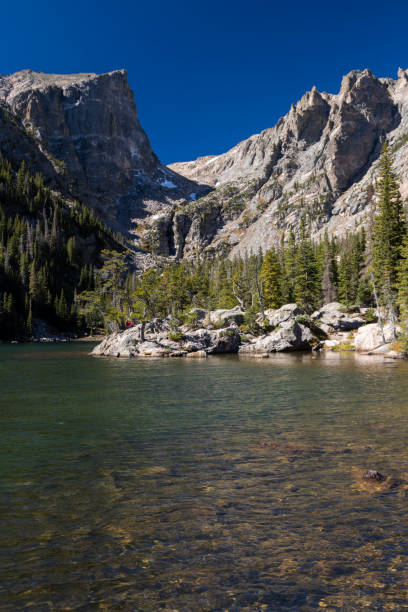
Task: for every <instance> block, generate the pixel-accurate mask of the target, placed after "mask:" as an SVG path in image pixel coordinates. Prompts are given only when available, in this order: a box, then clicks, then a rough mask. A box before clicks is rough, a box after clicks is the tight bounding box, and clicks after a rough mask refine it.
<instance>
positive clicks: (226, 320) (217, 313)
mask: <svg viewBox="0 0 408 612" xmlns="http://www.w3.org/2000/svg"><path fill="white" fill-rule="evenodd" d="M244 316H245V314H244V312H243V311H242V310H241V308H240V307H239V306H235V308H230V309H229V310H228V309H219V310H211V311H210V312H209V313H208V317H207V318H208V321H209V322H210V323H212V324H213V325H217V324H220V325H221V324H222V325H223V326H228V325H232V324H233V323H235V324H236V325H242V323H243V322H244Z"/></svg>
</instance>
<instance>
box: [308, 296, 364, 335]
mask: <svg viewBox="0 0 408 612" xmlns="http://www.w3.org/2000/svg"><path fill="white" fill-rule="evenodd" d="M311 318H312V319H313V320H314V321H316V322H317V323H318V324H319V326H320V327H321V328H322V329H324V331H325V332H328V333H329V332H331V331H352V330H353V329H358V328H359V327H361V326H362V325H364V324H365V320H364V319H363V318H362V317H360V316H359V314H358V313H357V314H351V313H345V312H344V306H343V305H342V304H340V303H339V302H330V303H329V304H325V305H324V306H323V307H322V308H320V310H316V312H314V313H313V314H312V316H311Z"/></svg>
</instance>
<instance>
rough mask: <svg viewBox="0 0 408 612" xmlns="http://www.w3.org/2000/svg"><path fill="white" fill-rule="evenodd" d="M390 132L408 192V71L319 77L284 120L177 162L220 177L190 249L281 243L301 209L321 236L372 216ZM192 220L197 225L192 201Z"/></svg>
mask: <svg viewBox="0 0 408 612" xmlns="http://www.w3.org/2000/svg"><path fill="white" fill-rule="evenodd" d="M386 140H387V141H388V142H389V143H390V144H391V146H392V151H393V153H394V154H395V170H396V172H397V174H398V176H399V178H400V180H401V191H402V195H403V196H404V197H406V196H408V71H404V70H401V69H400V70H399V71H398V79H397V80H393V79H390V78H386V79H383V78H377V77H375V76H374V75H373V74H372V73H371V72H370V71H369V70H364V71H358V70H356V71H353V72H350V73H349V74H348V75H347V76H345V77H344V78H343V80H342V83H341V88H340V91H339V93H338V94H335V95H333V94H328V93H320V92H319V91H317V89H316V88H315V87H313V89H312V90H311V91H310V92H307V93H306V94H304V96H303V97H302V98H301V100H300V101H299V102H298V103H297V104H296V105H294V106H292V107H291V109H290V111H289V112H288V113H287V115H285V116H284V117H282V118H281V119H280V120H279V121H278V123H277V124H276V125H275V126H274V127H272V128H270V129H266V130H264V131H263V132H261V133H260V134H256V135H254V136H251V137H250V138H248V139H247V140H244V141H243V142H240V143H239V144H238V145H237V146H235V147H234V148H232V149H231V150H230V151H228V152H227V153H224V154H222V155H219V156H207V157H200V158H198V159H197V160H195V161H192V162H183V163H175V164H171V165H170V166H169V167H170V168H171V169H172V170H174V171H175V172H177V173H179V174H182V175H183V176H185V177H186V178H189V179H190V180H194V181H197V182H199V183H200V184H202V183H204V184H207V185H208V186H211V187H213V189H214V190H213V191H212V193H211V194H210V195H208V196H206V197H205V198H203V199H202V200H200V202H197V206H198V207H200V206H201V207H202V208H204V209H205V210H204V216H206V218H207V219H210V218H211V219H215V222H213V223H212V224H211V223H210V226H211V227H210V231H209V233H208V234H207V235H205V234H204V235H203V234H201V235H200V232H199V231H197V229H193V231H192V232H191V230H189V231H190V233H187V234H186V236H185V237H184V238H183V239H184V242H185V249H184V251H185V252H188V251H189V249H190V250H191V251H194V250H195V248H196V244H197V242H199V243H200V244H201V248H202V247H203V246H206V247H207V248H208V246H210V247H211V248H212V249H214V248H216V249H221V250H223V249H224V250H225V249H226V248H227V249H231V248H232V252H233V253H237V252H241V253H242V252H244V251H248V250H251V249H253V250H254V251H256V250H258V249H259V248H262V249H265V248H268V247H271V246H273V245H274V244H277V243H278V241H279V240H280V239H281V236H282V233H283V232H285V235H286V236H287V235H288V231H289V230H290V229H293V230H294V232H295V233H296V232H297V231H298V229H299V224H300V220H301V218H303V219H304V220H305V221H306V223H307V224H308V226H310V230H311V234H312V236H314V237H317V236H318V235H321V234H322V232H324V231H325V230H326V229H327V230H328V232H329V233H330V234H333V235H344V234H346V233H347V232H349V231H350V230H353V229H354V228H355V227H356V226H359V225H361V224H362V223H365V222H367V219H368V218H369V215H370V213H371V211H372V205H373V194H374V184H375V177H376V168H377V160H378V157H379V154H380V152H381V147H382V144H383V143H384V142H385V141H386ZM189 214H190V216H191V215H192V220H191V225H190V228H191V227H193V228H194V227H195V222H196V219H197V215H198V216H199V215H201V221H200V223H201V227H202V226H203V225H205V222H203V219H202V217H203V212H202V211H199V212H198V213H197V215H196V216H195V215H194V211H193V209H192V207H191V206H189Z"/></svg>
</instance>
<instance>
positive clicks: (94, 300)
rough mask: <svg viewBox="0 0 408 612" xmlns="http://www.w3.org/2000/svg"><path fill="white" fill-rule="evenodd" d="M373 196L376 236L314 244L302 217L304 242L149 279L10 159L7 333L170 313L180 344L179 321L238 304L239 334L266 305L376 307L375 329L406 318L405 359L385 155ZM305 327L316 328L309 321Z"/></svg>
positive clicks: (1, 327)
mask: <svg viewBox="0 0 408 612" xmlns="http://www.w3.org/2000/svg"><path fill="white" fill-rule="evenodd" d="M376 197H377V214H376V215H375V217H374V220H373V224H372V230H370V232H368V234H367V233H366V232H365V231H364V229H362V230H360V231H358V232H355V233H350V234H348V235H347V236H346V237H344V238H342V239H336V238H329V237H328V236H327V235H325V236H324V237H323V239H322V240H321V241H320V242H319V243H315V242H313V241H311V239H310V231H309V226H308V223H307V217H306V216H303V217H302V218H301V222H300V231H299V234H298V236H297V237H296V236H295V235H294V233H293V232H291V233H290V234H289V236H286V240H285V237H284V236H282V241H281V244H280V245H279V247H277V248H275V249H270V250H268V251H267V252H266V253H265V254H263V253H262V252H261V251H260V252H258V253H251V254H248V255H245V256H244V257H235V258H234V259H231V258H228V257H227V256H225V255H221V254H216V253H213V254H212V255H210V254H209V253H208V251H207V253H206V254H204V255H203V254H201V253H198V254H197V256H196V257H195V259H191V260H183V261H169V260H168V261H165V260H161V261H158V262H157V264H156V266H155V267H154V268H150V269H148V270H147V271H145V272H144V273H143V274H142V275H141V276H140V275H137V274H135V273H134V272H133V271H132V270H131V269H130V266H129V257H128V254H127V252H126V251H125V249H124V247H123V246H122V245H121V244H120V243H118V242H117V241H116V239H115V237H114V236H113V235H112V234H111V233H110V232H109V231H108V230H107V229H106V228H105V227H104V226H103V225H102V224H101V223H100V222H99V221H98V220H97V219H96V218H95V216H94V215H93V213H92V212H90V211H89V210H88V209H87V208H85V207H84V206H83V205H81V204H79V203H76V204H68V203H66V202H65V201H63V200H62V199H61V198H58V197H56V196H55V195H54V194H53V193H52V192H51V191H50V189H49V188H47V187H46V186H45V185H44V183H43V181H42V179H41V177H40V176H36V177H32V176H31V175H30V174H29V173H28V172H27V171H26V169H25V167H24V165H23V166H22V167H21V168H20V169H18V170H17V172H16V171H13V169H12V168H11V166H10V164H8V162H6V161H5V160H1V164H0V205H1V209H0V281H1V285H0V335H1V337H2V338H4V339H7V338H12V337H16V336H21V337H29V336H30V335H31V332H32V329H33V324H34V321H35V319H36V318H39V319H43V320H46V321H48V322H50V323H52V324H53V325H54V326H55V327H57V328H58V329H61V330H70V331H74V330H76V331H78V330H87V331H94V330H96V329H105V330H107V331H113V330H117V329H119V328H121V327H123V325H124V324H125V321H126V320H127V319H131V320H132V321H133V322H134V323H136V322H140V321H142V322H146V321H148V320H150V319H153V318H155V317H166V316H171V317H172V320H173V321H174V322H175V324H174V329H172V332H171V334H173V339H174V340H177V339H178V333H179V332H178V330H177V325H178V324H181V323H189V324H193V325H194V324H198V321H197V319H198V316H197V314H196V313H191V312H190V311H191V309H192V308H194V307H196V308H202V309H205V310H214V309H217V308H233V307H235V306H237V305H239V306H240V307H241V308H242V309H243V310H244V311H245V321H244V324H243V326H242V331H243V332H245V331H247V332H251V333H257V332H258V331H259V330H260V325H259V318H258V313H261V315H262V313H263V312H264V310H265V309H267V308H279V307H280V306H282V305H283V304H287V303H293V302H296V303H298V304H299V305H300V306H303V307H304V309H305V310H306V312H308V313H311V312H312V311H313V310H315V309H317V308H319V307H320V306H322V304H324V303H327V302H331V301H334V300H340V301H341V302H342V303H343V304H345V306H346V307H351V306H353V305H360V306H367V307H369V308H371V309H372V310H370V311H369V312H368V313H367V315H366V318H367V321H369V320H375V317H374V310H373V309H374V308H376V309H378V307H381V309H382V312H383V317H382V318H384V319H385V320H388V321H391V322H394V323H396V320H397V317H398V316H400V317H401V319H402V326H403V329H404V333H403V338H401V339H400V341H401V345H402V346H404V347H405V348H404V350H406V352H407V353H408V323H407V321H408V237H407V228H406V220H405V216H404V213H403V208H402V203H401V198H400V195H399V188H398V182H397V180H396V178H395V176H394V174H393V172H392V157H391V154H390V151H389V149H388V148H387V147H385V148H384V152H383V155H382V157H381V161H380V173H379V179H378V182H377V187H376ZM196 207H197V208H198V209H199V210H201V212H202V214H203V222H204V220H205V219H206V218H207V215H209V214H212V213H213V209H214V207H215V208H216V207H218V205H216V203H213V202H211V201H201V202H200V203H199V204H198V205H196ZM217 210H219V209H217ZM89 244H92V249H91V252H90V249H89ZM299 322H302V324H304V325H308V326H309V327H310V326H311V325H312V323H311V320H310V319H309V318H308V317H303V318H302V320H301V321H299ZM380 323H383V321H382V320H380ZM313 325H314V324H313ZM216 327H217V325H216ZM313 331H315V332H316V331H319V330H315V329H313ZM404 338H406V340H404Z"/></svg>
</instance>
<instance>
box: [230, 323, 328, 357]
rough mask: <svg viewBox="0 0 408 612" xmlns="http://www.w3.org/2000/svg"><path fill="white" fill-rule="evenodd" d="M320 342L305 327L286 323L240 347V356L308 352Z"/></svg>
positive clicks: (299, 324)
mask: <svg viewBox="0 0 408 612" xmlns="http://www.w3.org/2000/svg"><path fill="white" fill-rule="evenodd" d="M319 343H320V340H319V338H317V336H315V335H314V334H313V332H312V331H311V330H310V329H309V327H307V326H306V325H302V324H301V323H297V322H296V321H291V320H289V321H286V322H284V323H282V325H281V326H279V327H278V328H277V329H275V330H274V331H273V332H271V333H270V334H266V335H264V336H261V337H259V338H257V339H256V340H254V341H253V342H250V343H248V344H245V345H243V346H241V347H240V349H239V354H240V355H241V354H242V355H245V354H248V355H251V354H252V355H256V354H262V353H279V352H286V351H310V350H312V349H313V348H315V347H317V346H319Z"/></svg>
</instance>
